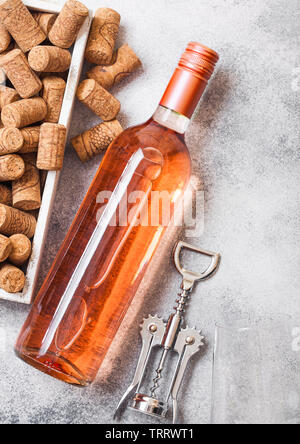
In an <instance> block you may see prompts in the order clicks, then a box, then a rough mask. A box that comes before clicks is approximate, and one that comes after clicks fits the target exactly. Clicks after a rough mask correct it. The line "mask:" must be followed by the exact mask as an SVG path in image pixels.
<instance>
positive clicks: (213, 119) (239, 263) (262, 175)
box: [0, 0, 300, 423]
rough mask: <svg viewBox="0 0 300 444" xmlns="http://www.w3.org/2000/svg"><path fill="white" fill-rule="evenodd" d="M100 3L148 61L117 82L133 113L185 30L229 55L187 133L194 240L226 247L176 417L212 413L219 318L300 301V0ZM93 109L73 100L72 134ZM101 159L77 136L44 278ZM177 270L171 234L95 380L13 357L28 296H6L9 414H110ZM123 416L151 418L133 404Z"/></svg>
mask: <svg viewBox="0 0 300 444" xmlns="http://www.w3.org/2000/svg"><path fill="white" fill-rule="evenodd" d="M96 3H97V6H109V7H112V8H115V9H117V10H118V11H119V12H120V13H121V14H122V27H121V32H120V37H119V44H121V43H125V42H128V43H129V44H130V45H132V47H133V48H134V49H135V50H136V52H137V53H138V54H139V56H140V57H141V59H142V60H143V62H144V68H143V71H141V72H139V73H138V74H136V75H135V76H134V77H132V78H131V79H130V80H128V81H126V82H123V83H122V85H120V86H118V87H117V88H115V90H114V93H115V94H116V96H117V97H118V98H119V99H120V100H121V102H122V105H123V108H122V112H121V121H122V124H123V125H124V126H129V125H133V124H136V123H140V122H143V121H144V120H146V119H147V118H148V117H149V115H151V114H152V112H153V111H154V109H155V107H156V104H157V103H158V101H159V99H160V97H161V95H162V93H163V91H164V88H165V86H166V84H167V81H168V80H169V78H170V75H171V74H172V71H173V69H174V68H175V65H176V63H177V61H178V59H179V57H180V55H181V52H182V51H183V50H184V48H185V44H186V43H187V42H188V41H190V40H198V41H201V42H203V43H204V44H206V45H208V46H211V47H212V48H214V49H216V50H217V51H218V52H219V53H220V55H221V62H220V64H219V65H218V69H217V72H216V75H215V77H214V79H213V80H212V81H211V83H210V86H209V88H208V90H207V93H206V95H205V97H204V99H203V101H202V103H201V106H200V107H199V109H198V110H197V112H196V115H195V118H194V120H193V122H192V124H191V126H190V129H189V131H188V133H187V143H188V145H189V148H190V151H191V155H192V159H193V166H194V175H195V176H196V177H198V178H200V179H201V181H202V182H203V184H204V189H205V229H204V233H202V232H201V231H200V230H199V233H197V237H196V238H195V239H193V241H194V242H195V243H197V244H199V245H201V246H203V247H205V248H209V249H212V250H216V251H220V252H222V256H223V261H222V266H221V268H220V271H219V272H218V274H217V275H216V276H215V277H214V278H213V279H212V280H210V281H209V282H206V283H203V284H201V285H199V286H198V287H197V289H196V292H195V293H194V295H193V298H192V302H191V309H190V310H189V311H188V313H187V317H188V323H189V324H190V325H191V326H193V325H197V327H199V328H200V327H202V328H203V330H204V332H205V334H206V336H207V343H208V346H207V349H206V351H205V354H203V356H202V358H201V359H195V360H194V362H193V365H192V366H190V368H189V372H188V376H187V380H188V382H189V385H188V386H186V387H185V390H184V394H182V396H181V403H180V404H181V408H182V410H183V415H182V417H181V420H182V421H183V422H186V423H193V422H195V423H207V422H208V421H209V414H210V402H211V370H212V351H213V336H214V322H215V321H216V320H224V319H225V320H226V319H230V318H231V317H239V316H245V314H247V313H249V312H251V313H254V314H266V313H269V312H273V313H288V314H295V313H296V312H299V311H300V310H299V308H300V302H299V284H300V277H299V265H300V253H299V240H300V236H299V222H300V210H299V200H300V198H299V185H300V177H299V160H300V156H299V133H298V131H299V117H300V116H299V97H300V81H299V82H298V79H297V76H298V77H300V72H299V71H300V70H299V67H300V53H299V23H300V9H299V1H298V0H253V1H251V2H246V1H244V0H201V1H200V0H159V1H152V2H150V3H149V1H148V0H111V1H107V2H104V3H103V4H101V2H100V3H99V2H96V1H94V0H91V1H90V5H91V6H95V5H96ZM297 68H298V71H297ZM95 123H97V118H95V117H94V116H92V115H91V114H90V113H89V112H88V111H87V110H86V109H85V108H83V107H82V106H80V105H79V104H77V105H76V109H75V112H74V117H73V124H72V130H71V135H72V136H73V135H75V134H78V133H79V132H80V131H82V130H84V129H87V128H89V127H90V126H92V124H95ZM99 162H100V158H98V159H95V160H94V161H92V162H90V163H88V164H86V165H82V164H81V163H80V162H79V161H78V159H77V157H76V155H75V154H74V152H73V150H72V147H71V146H70V145H69V146H68V150H67V155H66V161H65V165H64V170H63V173H62V177H61V182H60V185H59V189H58V193H57V200H56V204H55V208H54V213H53V216H52V220H51V228H50V232H49V236H48V241H47V245H46V248H45V253H44V258H43V265H42V269H41V281H42V279H43V277H45V274H46V272H47V270H48V268H49V266H50V264H51V262H52V260H53V258H54V256H55V253H56V251H57V249H58V247H59V245H60V243H61V241H62V240H63V238H64V235H65V233H66V232H67V230H68V227H69V225H70V223H71V221H72V219H73V217H74V215H75V213H76V210H77V209H78V207H79V204H80V202H81V200H82V198H83V197H84V195H85V192H86V190H87V188H88V186H89V184H90V182H91V179H92V177H93V175H94V173H95V171H96V169H97V167H98V164H99ZM173 240H174V239H173ZM188 260H190V258H188ZM153 274H155V278H153V276H151V275H153ZM179 284H180V278H179V276H178V275H177V273H176V272H175V270H174V268H173V265H172V262H171V258H170V249H168V248H165V249H164V250H163V252H161V254H160V259H159V260H158V259H156V261H155V263H154V265H153V267H152V269H151V272H150V273H149V276H148V278H147V279H146V281H145V284H144V286H143V288H142V289H141V291H140V292H139V294H138V295H137V297H136V299H135V301H134V302H133V305H132V308H131V310H130V312H129V314H128V316H127V318H126V320H125V322H124V325H123V327H122V329H121V331H120V333H119V335H118V338H117V340H116V341H115V343H114V344H113V347H112V349H111V351H110V353H109V355H108V357H107V359H106V361H105V364H104V366H103V369H102V371H101V372H100V375H99V377H98V379H97V381H96V383H95V384H94V385H93V386H92V387H90V388H88V389H77V388H74V387H71V386H67V385H65V384H63V383H61V382H58V381H56V380H54V379H51V378H49V377H47V376H45V375H43V374H41V373H39V372H38V371H36V370H34V369H33V368H30V367H27V366H26V365H25V364H23V363H22V362H21V361H19V360H17V359H16V358H15V357H14V354H13V344H14V342H15V339H16V337H17V334H18V331H19V330H20V328H21V326H22V324H23V322H24V319H25V317H26V315H27V313H28V310H29V309H28V307H23V306H21V305H17V304H13V303H7V302H3V301H2V302H0V332H1V335H2V339H3V338H5V339H3V340H2V341H1V344H0V422H2V423H3V422H4V423H11V422H13V423H45V422H46V423H87V422H88V423H106V422H112V412H113V408H114V407H115V406H116V404H117V401H118V399H119V398H120V396H121V394H122V393H123V392H124V390H125V388H126V386H127V385H128V384H129V382H130V380H131V378H132V376H133V372H134V367H135V364H136V359H137V356H138V352H139V349H140V341H139V337H138V331H139V328H138V325H139V321H140V320H141V319H142V317H143V315H146V314H148V313H149V312H150V313H156V312H158V313H160V314H162V315H163V314H165V315H167V314H168V313H169V311H170V309H171V307H172V304H173V301H174V298H175V296H176V293H177V290H178V286H179ZM121 343H122V348H120V344H121ZM123 421H124V422H130V423H135V422H138V421H143V422H145V421H147V419H145V418H143V417H140V416H137V415H134V414H133V413H131V412H127V413H126V415H125V416H124V417H123ZM149 422H150V423H151V422H154V421H153V420H152V421H151V420H150V421H149Z"/></svg>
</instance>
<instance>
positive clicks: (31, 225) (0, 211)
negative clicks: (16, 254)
mask: <svg viewBox="0 0 300 444" xmlns="http://www.w3.org/2000/svg"><path fill="white" fill-rule="evenodd" d="M35 228H36V219H35V217H33V216H32V215H31V214H29V213H24V212H23V211H20V210H18V209H17V208H12V207H9V206H7V205H3V204H0V233H1V234H4V235H6V236H12V235H13V234H19V233H21V234H25V235H26V236H27V237H29V239H31V238H32V237H33V235H34V232H35Z"/></svg>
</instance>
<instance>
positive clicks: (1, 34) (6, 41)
mask: <svg viewBox="0 0 300 444" xmlns="http://www.w3.org/2000/svg"><path fill="white" fill-rule="evenodd" d="M10 42H11V37H10V34H9V32H8V31H7V29H6V28H5V26H4V25H3V24H2V23H0V53H2V52H4V51H6V50H7V48H8V47H9V45H10Z"/></svg>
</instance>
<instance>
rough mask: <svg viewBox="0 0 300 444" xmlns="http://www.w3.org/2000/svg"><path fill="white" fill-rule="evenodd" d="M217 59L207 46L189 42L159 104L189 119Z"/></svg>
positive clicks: (216, 55)
mask: <svg viewBox="0 0 300 444" xmlns="http://www.w3.org/2000/svg"><path fill="white" fill-rule="evenodd" d="M218 60H219V56H218V54H217V53H216V52H215V51H213V50H212V49H210V48H208V47H207V46H204V45H202V44H201V43H197V42H191V43H189V44H188V46H187V49H186V50H185V52H184V54H183V56H182V57H181V59H180V62H179V64H178V67H177V69H176V70H175V72H174V75H173V77H172V78H171V80H170V83H169V85H168V87H167V89H166V92H165V94H164V96H163V98H162V100H161V102H160V105H161V106H164V107H166V108H169V109H172V110H173V111H176V112H177V113H179V114H183V115H184V116H186V117H188V118H189V119H190V118H191V117H192V114H193V112H194V111H195V108H196V106H197V105H198V103H199V100H200V98H201V96H202V94H203V92H204V89H205V88H206V85H207V82H208V80H209V79H210V77H211V76H212V74H213V72H214V68H215V65H216V63H217V62H218Z"/></svg>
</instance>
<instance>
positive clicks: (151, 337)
mask: <svg viewBox="0 0 300 444" xmlns="http://www.w3.org/2000/svg"><path fill="white" fill-rule="evenodd" d="M165 328H166V324H165V323H164V321H163V320H162V319H160V318H159V317H158V316H157V315H156V316H151V315H150V316H149V317H148V318H146V319H144V321H143V323H142V325H141V337H142V341H143V346H142V351H141V354H140V358H139V362H138V365H137V368H136V371H135V375H134V378H133V381H132V383H131V385H130V386H129V387H128V389H127V390H126V392H125V393H124V395H123V397H122V399H121V401H120V402H119V404H118V407H117V409H116V411H115V414H114V418H117V417H118V416H119V413H120V412H121V410H122V408H123V406H124V404H125V403H126V401H127V399H128V398H129V396H130V395H131V394H133V392H134V391H138V390H139V388H140V386H141V383H142V380H143V377H144V374H145V370H146V366H147V363H148V361H149V357H150V354H151V351H152V349H153V348H154V347H155V346H157V345H160V343H161V341H162V338H163V335H164V332H165Z"/></svg>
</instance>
